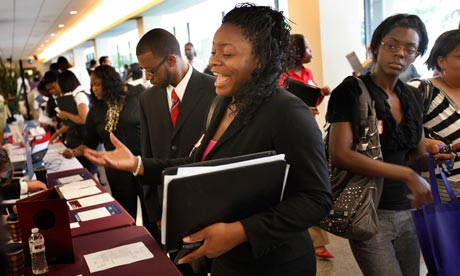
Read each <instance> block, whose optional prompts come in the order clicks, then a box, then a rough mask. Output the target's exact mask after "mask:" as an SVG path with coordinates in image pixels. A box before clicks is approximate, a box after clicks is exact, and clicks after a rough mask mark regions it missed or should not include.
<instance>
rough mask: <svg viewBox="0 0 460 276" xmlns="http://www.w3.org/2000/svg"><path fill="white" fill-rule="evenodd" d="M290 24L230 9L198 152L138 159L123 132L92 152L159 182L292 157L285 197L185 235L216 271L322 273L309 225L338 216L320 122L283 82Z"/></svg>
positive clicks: (275, 16) (252, 10) (216, 48)
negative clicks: (212, 164) (182, 173)
mask: <svg viewBox="0 0 460 276" xmlns="http://www.w3.org/2000/svg"><path fill="white" fill-rule="evenodd" d="M289 31H290V26H289V25H288V23H287V19H286V18H285V17H284V16H283V14H282V13H281V12H278V11H275V10H273V9H272V8H270V7H264V6H255V5H252V4H240V5H237V6H236V7H235V8H234V9H232V10H231V11H230V12H229V13H227V14H226V15H225V16H224V18H223V20H222V25H221V26H220V28H219V29H218V30H217V31H216V33H215V36H214V40H213V50H212V57H211V59H210V65H211V70H212V71H213V72H214V74H215V75H216V76H217V78H216V82H215V85H216V92H217V94H218V97H217V98H218V100H217V105H216V106H215V111H214V112H213V116H212V118H211V120H210V123H209V127H208V128H207V129H206V132H205V133H204V135H203V137H202V140H201V144H200V146H197V147H198V148H197V149H196V150H195V151H194V152H193V154H192V156H190V157H187V158H183V159H174V160H160V159H155V158H141V159H140V158H139V159H138V158H137V157H135V156H134V155H133V154H132V153H130V152H129V150H128V149H127V148H126V147H125V146H124V145H123V144H121V143H120V142H119V141H118V140H117V139H116V138H115V136H112V142H113V144H114V146H115V150H114V151H111V152H96V151H92V150H87V151H86V152H85V155H86V156H87V157H88V158H90V159H91V160H93V161H95V162H97V163H98V164H100V165H104V166H110V167H115V168H120V169H124V170H129V171H135V172H136V173H139V174H142V175H143V177H144V179H152V181H150V182H153V181H154V180H156V179H159V178H160V177H161V172H162V170H163V169H164V168H165V167H168V166H173V165H177V164H183V163H190V162H196V161H200V160H212V159H219V158H223V157H232V156H240V155H245V154H250V153H256V152H262V151H269V150H274V151H276V152H277V153H282V154H285V157H286V160H287V162H288V163H289V164H290V165H291V166H290V169H289V176H288V177H287V182H286V186H285V193H284V197H283V199H282V201H281V202H280V203H278V204H276V205H274V206H272V208H270V209H268V210H265V211H263V212H260V213H257V214H254V215H252V216H249V217H246V218H244V219H242V220H240V221H231V222H218V223H215V224H212V225H208V226H207V227H204V228H203V229H201V230H200V231H198V232H196V233H191V234H190V235H189V236H187V237H184V239H183V240H184V242H186V243H194V242H198V241H204V242H203V245H202V246H200V247H199V248H198V249H196V250H195V251H193V252H192V253H190V254H188V255H186V256H185V257H183V258H182V259H180V260H179V262H180V263H186V262H190V261H192V260H195V259H197V258H199V257H201V256H207V257H209V258H212V259H213V263H212V271H211V272H212V274H213V275H280V276H281V275H282V276H291V275H292V276H297V275H299V276H300V275H302V276H305V275H315V270H316V261H315V255H314V250H313V245H312V242H311V238H310V236H309V235H308V232H307V231H306V229H307V228H309V227H310V226H312V225H315V224H317V223H318V222H319V221H320V220H321V219H322V218H323V217H324V216H325V215H326V214H327V213H328V211H329V208H330V205H331V196H330V191H329V183H328V181H329V178H328V171H327V164H326V159H325V155H324V146H323V142H322V138H321V132H320V130H319V128H318V125H317V123H316V121H315V119H314V118H313V115H312V114H311V112H310V110H309V109H308V107H307V106H306V105H305V104H304V103H303V102H302V101H301V100H300V99H299V98H297V97H295V96H294V95H291V94H290V93H288V92H287V91H284V90H281V89H280V88H279V86H278V81H279V77H280V75H281V73H282V72H284V71H286V54H287V52H288V51H287V48H288V46H289ZM142 58H144V57H142ZM145 58H148V56H145ZM150 58H151V57H150ZM170 58H171V57H170ZM139 61H140V63H143V62H145V60H143V61H142V62H141V58H140V59H139ZM150 61H152V60H150ZM160 61H161V60H160V59H159V58H158V59H157V60H155V63H149V64H157V63H158V62H160ZM160 72H161V71H159V73H160ZM139 162H141V163H139ZM139 164H140V165H139ZM250 184H251V183H250V182H249V180H248V183H247V185H250ZM228 188H229V189H231V188H232V187H228Z"/></svg>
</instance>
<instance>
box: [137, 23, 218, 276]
mask: <svg viewBox="0 0 460 276" xmlns="http://www.w3.org/2000/svg"><path fill="white" fill-rule="evenodd" d="M136 54H137V59H138V61H139V64H140V65H141V67H142V68H144V71H145V77H146V79H147V80H148V81H149V82H150V84H151V85H153V87H152V88H150V89H148V90H147V91H146V92H144V93H142V94H141V95H140V114H141V147H142V157H144V158H152V157H156V158H164V159H166V158H176V157H183V156H188V155H189V153H190V151H191V150H192V148H193V145H194V144H195V142H196V139H197V137H198V136H199V135H200V133H201V131H202V127H203V121H204V120H205V118H206V115H207V110H208V108H209V106H210V104H211V102H212V100H213V99H214V97H215V95H216V93H215V88H214V77H211V76H208V75H205V74H203V73H200V72H198V71H197V70H196V69H193V67H192V66H190V65H188V64H187V63H186V61H185V60H184V59H183V58H182V55H181V51H180V46H179V42H178V41H177V39H176V38H175V37H174V35H173V34H171V33H169V32H167V31H166V30H163V29H152V30H150V31H149V32H147V33H146V34H145V35H144V36H143V37H142V38H141V39H140V41H139V43H138V44H137V48H136ZM173 94H175V95H176V97H177V98H176V99H178V101H179V102H178V104H177V105H178V110H176V111H175V112H177V113H176V115H175V116H176V117H175V123H174V122H173V118H172V117H173V116H172V115H171V114H172V113H175V112H173V111H172V106H173ZM152 181H153V182H152ZM143 183H144V189H145V200H146V205H147V211H148V213H149V218H150V223H151V225H150V227H149V230H150V232H151V233H152V234H153V236H154V237H156V238H159V237H160V233H159V229H158V228H157V222H158V221H160V219H161V202H162V201H161V197H162V195H163V193H162V188H161V187H160V184H161V180H160V179H152V178H149V177H147V178H143ZM152 184H153V185H152ZM157 187H160V188H159V189H158V188H157ZM179 269H180V270H181V272H182V273H183V274H184V275H193V273H192V272H191V269H190V268H189V265H184V266H179Z"/></svg>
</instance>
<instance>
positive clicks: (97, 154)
mask: <svg viewBox="0 0 460 276" xmlns="http://www.w3.org/2000/svg"><path fill="white" fill-rule="evenodd" d="M110 141H111V142H112V144H113V146H114V147H115V149H114V150H113V151H97V150H93V149H90V148H86V149H85V150H84V156H85V157H86V158H88V159H89V160H90V161H91V162H93V163H95V164H96V165H99V166H103V167H109V168H114V169H117V170H122V171H128V172H132V173H135V172H137V174H136V175H144V173H145V172H146V171H147V170H148V171H149V175H151V176H152V177H160V176H161V172H162V171H163V170H164V169H165V168H167V167H171V166H176V165H181V164H185V163H190V162H191V159H190V158H189V157H184V158H177V159H171V160H163V159H158V158H140V159H139V158H138V157H137V156H134V155H133V154H132V152H131V151H130V150H129V149H128V147H126V146H125V145H124V144H123V143H122V142H120V140H118V138H117V137H115V135H114V134H113V133H110ZM139 161H141V162H139ZM138 166H139V168H138Z"/></svg>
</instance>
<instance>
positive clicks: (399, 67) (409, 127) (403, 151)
mask: <svg viewBox="0 0 460 276" xmlns="http://www.w3.org/2000/svg"><path fill="white" fill-rule="evenodd" d="M427 44H428V36H427V32H426V29H425V25H424V24H423V22H422V21H421V20H420V18H419V17H418V16H416V15H410V14H396V15H393V16H390V17H388V18H386V19H385V20H384V21H383V22H382V23H380V25H379V26H378V27H377V28H376V29H375V31H374V33H373V35H372V40H371V45H370V49H371V52H372V55H373V59H374V62H375V65H374V70H373V71H372V72H371V73H370V74H368V75H365V76H361V77H360V78H361V79H362V80H363V82H364V83H365V85H366V87H367V88H368V90H369V93H370V95H371V98H372V100H373V101H374V102H375V110H376V115H377V119H378V120H379V134H380V144H381V150H382V155H383V160H384V161H379V160H373V159H370V158H368V157H367V156H364V155H362V154H360V153H358V152H356V151H354V150H353V149H354V147H355V146H356V145H357V142H358V139H359V134H358V133H357V132H358V131H357V129H358V127H357V126H358V125H359V95H360V94H361V90H360V88H359V86H358V83H357V81H356V80H355V79H354V78H350V77H348V78H346V79H345V80H344V81H343V82H342V83H341V84H340V85H339V86H338V87H337V88H335V89H334V91H333V92H332V94H331V98H330V100H329V106H328V110H327V114H326V119H327V121H328V122H329V123H331V126H330V130H329V131H330V132H329V154H330V162H331V164H332V166H334V167H338V168H342V169H346V170H348V171H349V172H351V173H357V174H363V175H367V176H373V177H382V178H384V183H383V191H382V194H381V199H380V204H379V206H378V210H377V213H378V222H379V232H378V233H377V234H376V235H375V236H374V237H372V238H371V239H369V240H365V241H361V240H349V243H350V247H351V250H352V252H353V255H354V257H355V259H356V261H357V263H358V265H359V267H360V269H361V271H362V272H363V274H364V275H366V276H372V275H375V276H380V275H405V276H409V275H419V271H420V247H419V244H418V240H417V234H416V232H415V227H414V223H413V221H412V216H411V209H412V208H413V207H414V206H417V204H419V203H420V202H426V201H428V200H430V199H431V192H430V189H429V187H426V186H425V185H423V184H422V182H421V181H420V178H419V177H418V175H417V173H416V172H415V171H414V170H413V169H411V168H410V167H408V159H409V161H411V162H412V163H415V162H417V163H419V162H422V161H424V160H426V149H425V139H424V136H423V126H422V116H421V114H422V106H421V98H420V97H419V93H418V92H417V90H416V89H414V88H413V87H411V86H409V85H407V84H405V83H403V82H402V81H401V80H400V79H399V76H400V75H401V74H402V72H404V71H405V70H406V69H407V67H409V66H410V64H411V63H412V62H413V61H414V60H415V59H416V58H417V56H419V55H421V54H423V53H424V52H425V51H426V49H427ZM420 165H423V163H420ZM410 194H412V195H410ZM412 197H413V198H415V200H414V201H413V202H411V200H410V199H409V198H412Z"/></svg>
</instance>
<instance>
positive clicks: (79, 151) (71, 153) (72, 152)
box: [62, 144, 87, 159]
mask: <svg viewBox="0 0 460 276" xmlns="http://www.w3.org/2000/svg"><path fill="white" fill-rule="evenodd" d="M86 148H87V146H86V145H83V144H81V145H79V146H78V147H76V148H73V149H69V148H66V149H65V150H64V151H63V152H62V156H64V157H65V158H67V159H70V158H73V157H78V156H83V154H84V153H85V149H86Z"/></svg>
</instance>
